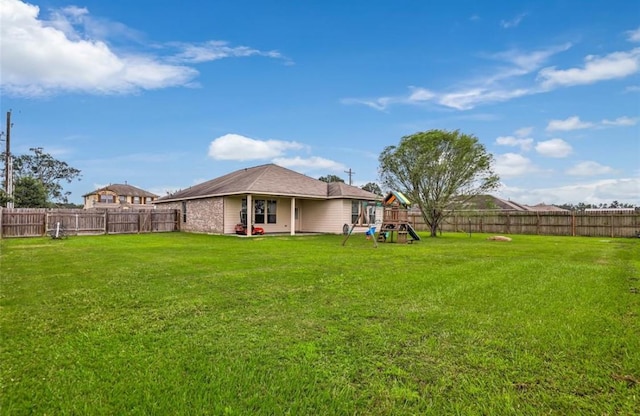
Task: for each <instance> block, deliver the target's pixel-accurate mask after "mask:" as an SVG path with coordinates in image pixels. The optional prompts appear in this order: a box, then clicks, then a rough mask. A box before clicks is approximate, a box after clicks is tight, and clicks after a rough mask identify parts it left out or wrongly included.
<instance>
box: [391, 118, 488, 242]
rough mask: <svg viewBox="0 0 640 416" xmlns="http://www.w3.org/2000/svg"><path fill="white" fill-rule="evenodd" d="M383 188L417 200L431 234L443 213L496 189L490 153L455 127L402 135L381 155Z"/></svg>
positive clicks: (472, 137) (444, 214)
mask: <svg viewBox="0 0 640 416" xmlns="http://www.w3.org/2000/svg"><path fill="white" fill-rule="evenodd" d="M378 160H379V162H380V166H379V169H380V178H381V180H382V183H383V185H384V186H385V187H387V188H389V189H395V190H398V191H400V192H403V193H404V194H405V195H406V196H407V197H408V198H409V199H410V200H411V201H412V202H413V203H417V204H418V207H419V208H420V211H421V212H422V217H423V219H424V221H425V223H427V224H428V225H429V228H430V230H431V236H432V237H435V236H436V235H437V234H436V232H437V230H438V226H439V225H440V223H441V222H442V220H443V219H444V218H446V216H447V215H448V211H449V210H450V209H451V208H453V207H455V206H456V205H459V204H464V203H465V202H466V201H467V200H469V199H470V198H472V197H474V196H476V195H481V194H483V193H487V192H489V191H491V190H493V189H496V188H497V187H498V184H499V182H498V181H499V177H498V175H496V174H495V173H494V172H493V170H492V163H493V156H492V155H491V154H490V153H487V151H486V150H485V148H484V146H483V145H482V144H481V143H480V142H479V141H478V139H477V138H476V137H475V136H473V135H467V134H462V133H460V132H459V131H458V130H455V131H446V130H429V131H425V132H418V133H415V134H412V135H409V136H404V137H403V138H402V139H401V140H400V144H399V145H397V146H387V147H386V148H385V149H384V150H383V151H382V153H381V154H380V157H379V158H378Z"/></svg>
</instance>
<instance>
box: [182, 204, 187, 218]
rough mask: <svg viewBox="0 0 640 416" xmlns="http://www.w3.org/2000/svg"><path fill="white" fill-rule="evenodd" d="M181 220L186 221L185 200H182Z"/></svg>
mask: <svg viewBox="0 0 640 416" xmlns="http://www.w3.org/2000/svg"><path fill="white" fill-rule="evenodd" d="M182 222H187V201H182Z"/></svg>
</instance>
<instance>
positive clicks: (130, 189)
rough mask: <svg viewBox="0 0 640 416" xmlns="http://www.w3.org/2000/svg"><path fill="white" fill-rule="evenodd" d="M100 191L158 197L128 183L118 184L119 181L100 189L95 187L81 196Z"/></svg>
mask: <svg viewBox="0 0 640 416" xmlns="http://www.w3.org/2000/svg"><path fill="white" fill-rule="evenodd" d="M102 191H111V192H114V193H115V194H116V195H125V196H140V197H153V198H157V197H158V195H156V194H152V193H151V192H147V191H145V190H144V189H140V188H136V187H135V186H132V185H129V184H120V183H114V184H111V185H108V186H105V187H102V188H100V189H96V190H95V191H93V192H89V193H87V194H84V195H82V196H83V197H86V196H89V195H95V194H97V193H99V192H102Z"/></svg>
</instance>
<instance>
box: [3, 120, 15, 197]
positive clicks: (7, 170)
mask: <svg viewBox="0 0 640 416" xmlns="http://www.w3.org/2000/svg"><path fill="white" fill-rule="evenodd" d="M6 136H7V139H6V140H7V149H6V151H5V159H4V188H5V192H6V193H7V196H8V197H9V199H10V201H8V202H7V208H13V200H12V199H13V163H12V161H11V110H9V111H7V131H6Z"/></svg>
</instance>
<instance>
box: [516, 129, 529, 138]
mask: <svg viewBox="0 0 640 416" xmlns="http://www.w3.org/2000/svg"><path fill="white" fill-rule="evenodd" d="M514 133H515V135H516V136H518V137H527V136H530V135H531V133H533V127H522V128H520V129H518V130H516V131H515V132H514Z"/></svg>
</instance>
